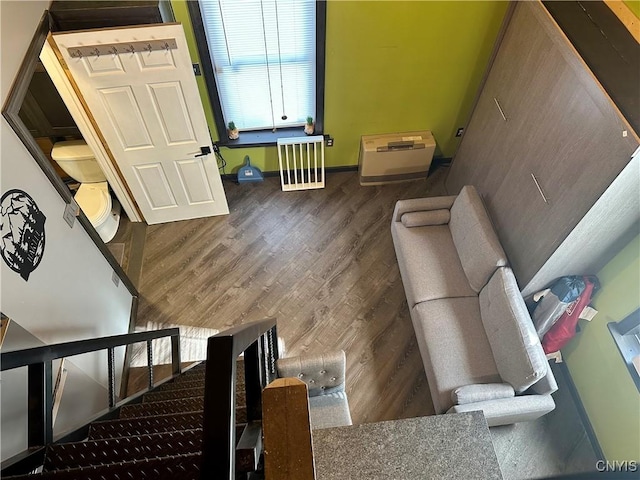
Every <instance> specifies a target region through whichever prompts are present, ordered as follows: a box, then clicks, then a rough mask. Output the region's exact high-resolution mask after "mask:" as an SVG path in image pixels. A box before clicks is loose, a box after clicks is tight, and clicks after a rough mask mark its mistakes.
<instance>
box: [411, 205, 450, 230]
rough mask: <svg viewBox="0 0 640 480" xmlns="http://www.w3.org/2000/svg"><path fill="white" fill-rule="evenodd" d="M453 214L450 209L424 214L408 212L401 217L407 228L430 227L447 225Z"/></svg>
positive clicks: (426, 211) (425, 212) (424, 212)
mask: <svg viewBox="0 0 640 480" xmlns="http://www.w3.org/2000/svg"><path fill="white" fill-rule="evenodd" d="M449 218H451V214H450V212H449V209H448V208H441V209H439V210H424V211H422V212H407V213H404V214H403V215H402V217H400V221H401V222H402V225H404V226H405V227H407V228H413V227H428V226H432V225H446V224H447V223H449Z"/></svg>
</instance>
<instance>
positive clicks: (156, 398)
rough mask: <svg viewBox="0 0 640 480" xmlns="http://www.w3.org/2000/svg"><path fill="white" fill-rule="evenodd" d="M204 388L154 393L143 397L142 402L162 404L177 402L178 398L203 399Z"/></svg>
mask: <svg viewBox="0 0 640 480" xmlns="http://www.w3.org/2000/svg"><path fill="white" fill-rule="evenodd" d="M203 395H204V386H202V387H197V388H184V389H181V390H167V391H164V392H158V391H153V392H151V393H145V394H144V395H143V396H142V402H143V403H146V402H162V401H165V400H177V399H178V398H188V397H202V396H203Z"/></svg>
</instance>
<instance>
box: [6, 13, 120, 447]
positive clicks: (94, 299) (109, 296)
mask: <svg viewBox="0 0 640 480" xmlns="http://www.w3.org/2000/svg"><path fill="white" fill-rule="evenodd" d="M48 6H49V2H47V1H10V0H9V1H8V0H0V62H1V65H0V71H1V77H0V78H1V85H0V89H1V92H2V104H3V105H4V103H5V100H6V98H7V94H8V92H9V89H10V87H11V83H12V82H13V79H14V78H15V75H16V73H17V72H18V69H19V67H20V64H21V62H22V59H23V57H24V54H25V52H26V50H27V48H28V46H29V43H30V42H31V39H32V37H33V35H34V33H35V31H36V28H37V25H38V23H39V20H40V18H41V16H42V13H43V12H44V10H45V9H46V8H48ZM0 123H1V125H0V141H1V147H0V153H1V156H0V162H1V164H0V195H2V194H4V192H6V191H7V190H9V189H12V188H18V189H21V190H24V191H25V192H27V193H28V194H29V195H30V196H31V197H32V198H33V199H34V200H35V202H36V203H37V205H38V206H39V208H40V210H41V211H42V212H43V213H44V215H45V216H46V222H45V238H46V241H45V250H44V254H43V257H42V261H41V262H40V265H39V266H38V267H37V268H36V269H35V270H34V271H33V272H32V273H31V275H30V276H29V279H28V281H25V280H24V279H23V278H22V277H20V275H18V274H17V273H16V272H14V271H13V270H11V269H10V268H9V267H8V266H7V265H6V264H5V262H4V261H0V309H1V310H2V312H3V313H4V314H5V315H7V316H8V317H9V318H11V319H13V320H14V321H15V322H17V323H18V324H19V325H20V326H21V327H22V328H24V329H25V330H26V331H27V332H28V333H29V334H31V335H33V336H34V337H35V338H37V339H38V340H40V341H42V342H44V343H47V344H51V343H58V342H63V341H70V340H79V339H87V338H95V337H101V336H106V335H116V334H122V333H126V332H127V331H128V328H129V316H130V311H131V305H132V296H131V294H130V293H129V292H128V290H127V289H126V287H125V286H124V285H123V284H122V283H121V282H120V284H119V285H118V286H116V285H114V283H113V282H112V273H113V270H112V268H111V266H110V265H109V264H108V262H107V261H106V260H105V259H104V257H103V256H102V254H101V253H100V251H99V250H98V249H97V247H96V246H95V244H94V243H93V242H92V240H91V239H90V237H89V236H88V234H87V233H86V232H85V231H84V229H83V228H82V226H81V225H80V224H79V223H77V222H76V223H75V225H74V227H73V228H69V226H68V225H67V224H66V222H65V221H64V220H63V218H62V215H63V212H64V207H65V203H64V201H63V200H62V198H61V197H60V195H59V194H58V193H57V191H56V190H55V189H54V187H53V186H52V185H51V184H50V182H49V180H48V179H47V177H46V176H45V175H44V173H43V172H42V170H40V167H39V166H38V165H37V163H36V162H35V160H34V159H33V158H32V157H31V155H30V154H29V152H28V151H27V149H26V148H25V147H24V145H23V144H22V142H21V141H20V140H19V138H18V137H17V136H16V135H15V133H14V132H13V130H12V129H11V127H10V126H9V125H8V124H7V122H6V121H5V120H4V118H2V119H1V120H0ZM5 347H7V345H6V344H5ZM74 362H75V365H76V366H77V367H78V368H79V369H81V370H82V371H83V372H84V373H86V374H87V375H88V376H89V377H91V378H93V379H94V380H95V381H96V382H98V383H99V384H101V385H106V354H105V353H102V354H100V355H94V356H93V357H92V358H86V356H83V357H82V358H81V357H77V358H76V359H74ZM119 362H120V366H121V365H122V357H121V356H120V357H119ZM118 370H120V368H118ZM0 385H2V387H3V388H8V385H7V383H6V382H4V381H3V382H1V384H0ZM3 404H4V397H3ZM2 406H3V407H6V405H2ZM3 410H4V409H3ZM3 413H4V411H3ZM3 416H4V415H3ZM4 428H5V425H4V423H3V424H2V429H3V430H4ZM3 447H4V445H3ZM2 457H3V458H5V452H4V448H3V452H2Z"/></svg>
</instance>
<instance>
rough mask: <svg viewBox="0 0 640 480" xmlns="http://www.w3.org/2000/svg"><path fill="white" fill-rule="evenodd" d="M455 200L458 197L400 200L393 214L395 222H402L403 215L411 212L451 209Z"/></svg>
mask: <svg viewBox="0 0 640 480" xmlns="http://www.w3.org/2000/svg"><path fill="white" fill-rule="evenodd" d="M455 199H456V195H449V196H445V197H425V198H412V199H409V200H398V202H396V208H395V210H394V212H393V221H394V222H400V221H401V220H402V215H403V214H405V213H409V212H421V211H424V210H441V209H443V208H447V209H450V208H451V206H452V205H453V202H454V200H455Z"/></svg>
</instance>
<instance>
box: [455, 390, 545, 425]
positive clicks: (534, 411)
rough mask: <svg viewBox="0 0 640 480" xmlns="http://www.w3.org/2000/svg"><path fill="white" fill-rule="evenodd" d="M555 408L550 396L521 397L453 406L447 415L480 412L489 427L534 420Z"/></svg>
mask: <svg viewBox="0 0 640 480" xmlns="http://www.w3.org/2000/svg"><path fill="white" fill-rule="evenodd" d="M554 408H556V404H555V402H554V401H553V398H551V395H521V396H518V397H513V398H501V399H498V400H487V401H485V402H476V403H467V404H466V405H454V406H453V407H451V408H450V409H449V410H448V411H447V413H462V412H473V411H476V410H481V411H482V412H483V413H484V416H485V418H486V419H487V423H488V424H489V426H490V427H494V426H496V425H509V424H512V423H517V422H526V421H529V420H535V419H536V418H538V417H541V416H542V415H546V414H547V413H549V412H550V411H552V410H553V409H554Z"/></svg>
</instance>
